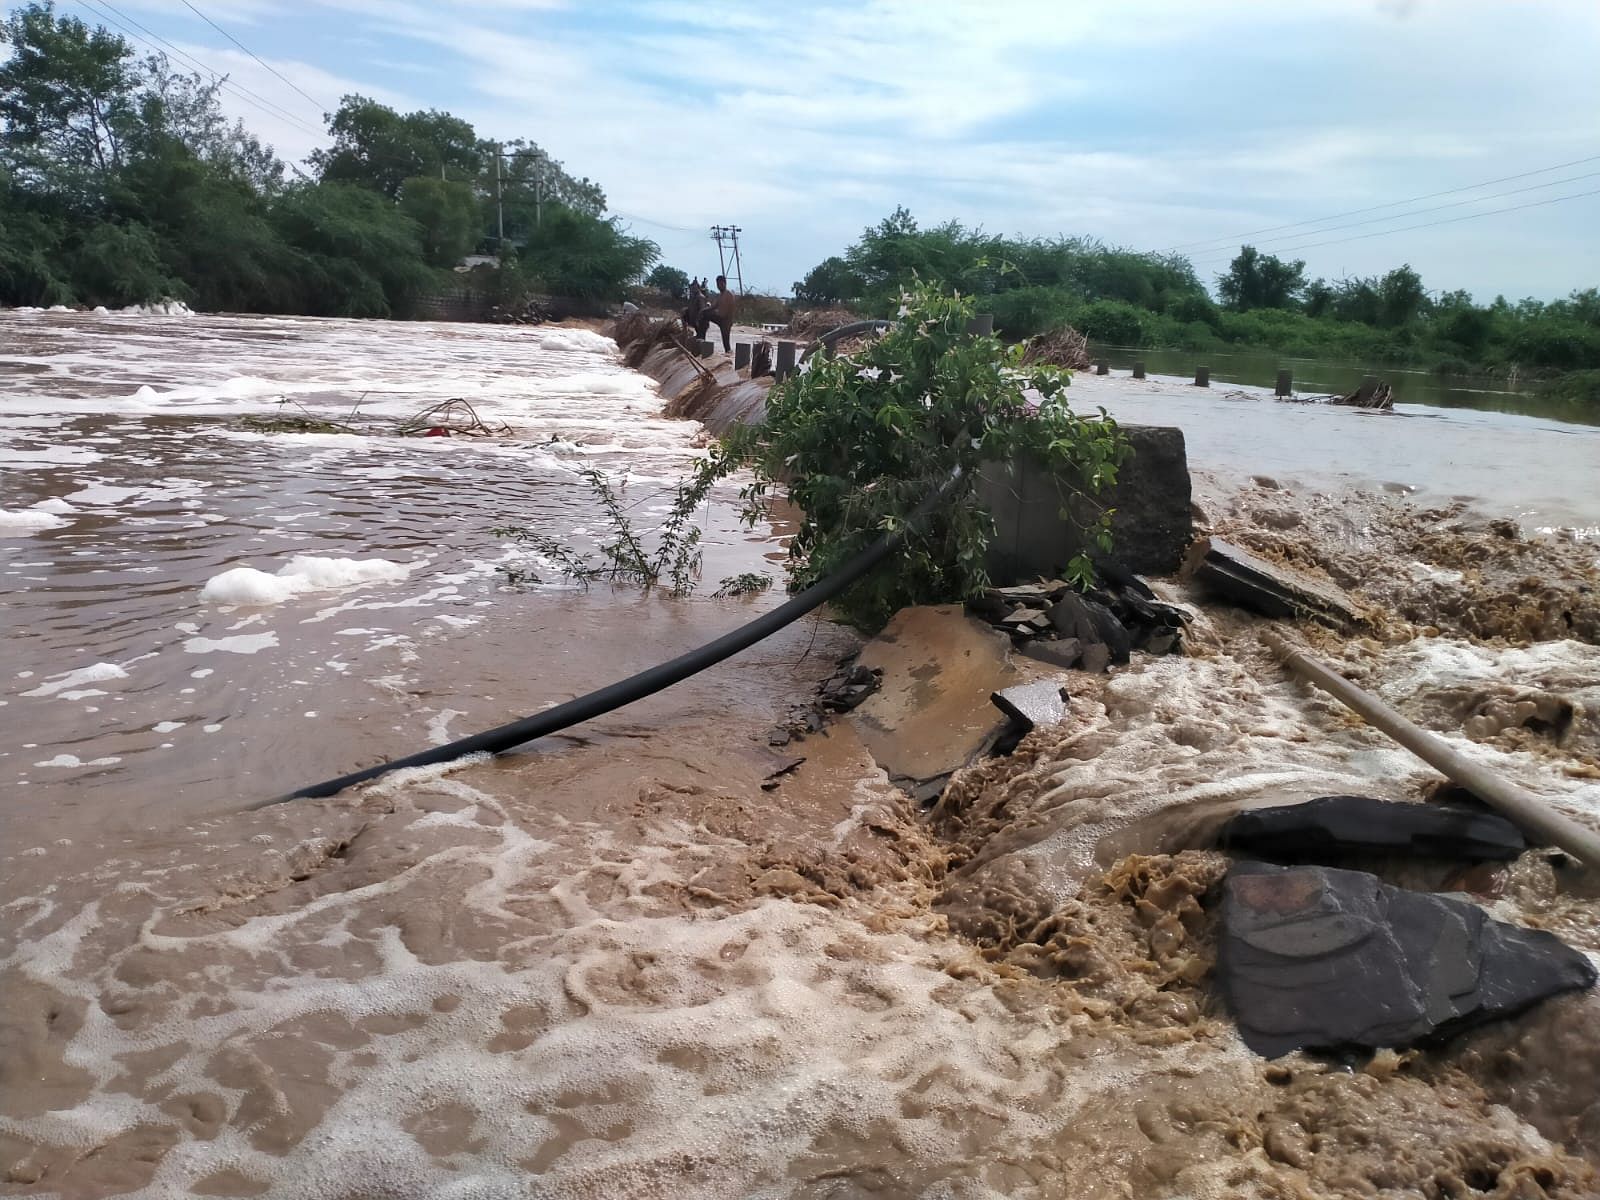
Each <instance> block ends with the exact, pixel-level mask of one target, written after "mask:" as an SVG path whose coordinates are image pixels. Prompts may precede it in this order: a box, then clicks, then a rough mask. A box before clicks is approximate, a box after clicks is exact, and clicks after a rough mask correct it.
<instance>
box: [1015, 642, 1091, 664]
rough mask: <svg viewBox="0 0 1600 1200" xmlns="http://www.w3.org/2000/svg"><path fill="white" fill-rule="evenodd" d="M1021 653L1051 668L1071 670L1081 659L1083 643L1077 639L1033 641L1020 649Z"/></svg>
mask: <svg viewBox="0 0 1600 1200" xmlns="http://www.w3.org/2000/svg"><path fill="white" fill-rule="evenodd" d="M1022 653H1023V654H1025V655H1027V657H1029V658H1031V659H1034V660H1035V661H1037V662H1042V663H1048V664H1049V665H1050V666H1052V667H1065V668H1068V669H1070V668H1072V667H1075V666H1077V665H1078V660H1079V659H1080V658H1082V657H1083V643H1082V642H1081V641H1079V640H1078V639H1077V638H1056V639H1054V640H1052V641H1042V640H1040V639H1037V638H1036V639H1034V640H1033V641H1031V642H1027V643H1025V644H1024V645H1023V647H1022Z"/></svg>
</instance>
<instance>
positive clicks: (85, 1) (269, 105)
mask: <svg viewBox="0 0 1600 1200" xmlns="http://www.w3.org/2000/svg"><path fill="white" fill-rule="evenodd" d="M100 2H101V3H102V4H105V7H106V8H108V9H110V10H111V11H112V12H114V13H116V14H117V15H118V16H121V17H123V19H124V20H126V21H127V22H128V23H129V24H131V25H133V26H135V27H136V28H138V29H143V30H144V32H145V33H148V34H150V37H141V36H140V35H139V34H137V33H135V32H134V31H133V29H130V28H129V27H128V25H125V24H123V23H122V21H119V20H117V19H116V18H115V17H111V16H107V15H106V14H105V13H103V12H101V11H100V10H99V9H97V8H95V7H94V6H93V5H92V4H91V3H90V2H89V0H78V3H79V4H81V5H83V7H84V8H86V9H88V10H89V12H90V13H91V14H93V16H94V17H95V18H96V19H98V20H101V21H109V22H111V24H113V25H115V26H116V27H117V28H118V29H120V30H122V32H124V33H126V34H127V35H128V36H129V37H131V38H133V39H134V40H135V41H139V42H143V43H144V44H145V45H146V46H149V47H150V48H151V49H152V50H154V51H155V52H156V53H157V54H164V53H165V51H163V50H162V49H161V46H158V45H156V44H155V42H152V41H151V40H150V38H155V39H156V41H157V42H161V43H162V44H163V45H165V46H166V47H167V48H168V49H170V50H171V51H172V53H173V55H174V56H176V57H177V59H178V61H179V62H180V63H182V64H184V65H186V66H189V67H191V68H193V69H194V70H196V71H199V72H200V73H201V74H204V75H210V76H211V78H212V81H213V82H214V83H216V85H217V86H218V87H222V88H226V89H228V90H229V91H230V92H231V93H233V94H236V95H237V96H238V98H239V99H241V100H243V101H244V102H245V103H246V104H249V105H252V106H253V107H255V108H258V109H260V110H261V111H262V112H264V113H266V114H267V115H268V116H269V117H277V118H278V119H279V120H283V121H287V122H289V124H291V125H293V126H295V127H296V128H297V129H299V130H300V131H301V132H303V133H308V134H311V135H312V136H319V135H320V134H321V132H322V131H321V130H319V129H313V128H311V127H310V126H309V125H307V124H306V123H305V122H304V121H302V120H300V119H299V118H298V117H296V116H295V115H294V114H293V113H291V112H289V111H288V110H287V109H284V108H282V107H281V106H279V105H277V104H274V103H273V102H272V101H270V100H268V99H267V98H266V97H265V96H261V95H258V94H257V93H255V92H252V91H251V90H250V89H249V88H247V87H245V86H244V85H243V84H239V83H234V82H233V81H232V80H230V79H229V78H228V77H227V76H226V75H225V74H223V73H222V72H220V71H216V70H214V69H213V68H211V67H208V66H206V64H205V63H203V62H201V61H200V60H199V59H197V58H194V57H192V56H191V55H188V54H185V53H184V52H183V51H182V50H179V49H178V48H177V47H176V46H174V45H173V44H172V43H171V42H169V41H167V40H166V39H165V38H163V37H161V35H160V34H157V33H152V32H151V31H150V30H149V29H145V27H144V26H143V25H140V24H139V22H137V21H135V20H134V19H133V18H132V17H129V16H127V15H126V14H125V13H123V12H122V11H121V10H120V9H118V8H116V7H114V6H113V5H111V4H110V3H107V0H100Z"/></svg>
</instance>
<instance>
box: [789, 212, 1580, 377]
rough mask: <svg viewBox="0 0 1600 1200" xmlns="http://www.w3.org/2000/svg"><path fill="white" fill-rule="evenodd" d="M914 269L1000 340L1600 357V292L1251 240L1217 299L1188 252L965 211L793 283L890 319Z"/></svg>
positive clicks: (1367, 353) (1417, 359)
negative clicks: (1352, 259) (1561, 292)
mask: <svg viewBox="0 0 1600 1200" xmlns="http://www.w3.org/2000/svg"><path fill="white" fill-rule="evenodd" d="M913 279H920V280H923V281H925V282H936V283H940V284H942V285H944V286H947V287H950V288H953V289H957V290H960V291H962V292H965V293H968V294H972V295H975V296H977V297H979V298H980V307H982V308H983V309H985V310H987V311H989V312H992V313H993V314H994V318H995V327H996V329H997V330H999V331H1000V332H1001V333H1002V334H1004V335H1005V336H1006V337H1007V338H1010V339H1012V340H1018V341H1020V340H1022V339H1025V338H1027V337H1030V336H1032V335H1034V334H1036V333H1041V332H1044V331H1047V330H1050V329H1054V328H1058V327H1060V326H1062V325H1072V326H1074V327H1075V328H1077V329H1079V330H1081V331H1082V332H1084V333H1086V334H1087V335H1088V336H1089V337H1091V338H1093V339H1094V340H1096V341H1099V342H1107V343H1112V344H1117V345H1125V346H1141V347H1150V348H1175V349H1185V350H1206V349H1212V348H1218V347H1222V346H1239V347H1259V348H1261V349H1270V350H1276V351H1279V352H1281V353H1283V354H1290V355H1296V356H1305V357H1308V358H1340V359H1349V360H1354V361H1358V362H1364V363H1372V364H1381V363H1393V364H1397V365H1418V366H1431V367H1434V368H1436V369H1437V368H1448V369H1452V370H1458V371H1462V372H1469V371H1479V372H1482V371H1491V372H1508V371H1510V370H1512V369H1517V370H1520V371H1524V372H1528V371H1532V372H1535V373H1538V372H1544V373H1551V372H1556V371H1571V370H1581V369H1600V290H1596V289H1594V288H1590V289H1588V290H1586V291H1581V292H1574V293H1573V294H1572V295H1571V296H1570V297H1568V298H1567V299H1565V300H1558V301H1554V302H1551V303H1541V302H1539V301H1536V300H1524V301H1522V302H1520V303H1518V304H1515V305H1513V304H1509V303H1507V302H1506V301H1505V300H1504V299H1503V298H1498V297H1497V298H1496V299H1495V301H1494V302H1493V303H1492V304H1489V305H1476V304H1474V303H1473V302H1472V298H1471V297H1470V296H1468V295H1467V294H1466V293H1465V292H1459V291H1458V292H1448V293H1445V294H1443V295H1439V296H1432V295H1430V294H1429V293H1428V291H1427V289H1426V288H1425V287H1424V285H1423V281H1422V278H1421V277H1420V276H1419V275H1418V274H1417V273H1416V271H1414V270H1413V269H1412V268H1411V267H1410V266H1409V265H1403V266H1400V267H1396V268H1395V269H1394V270H1392V271H1389V272H1387V273H1386V274H1384V275H1382V276H1377V277H1373V278H1352V279H1344V280H1340V281H1337V282H1335V283H1329V282H1328V281H1327V280H1322V279H1317V280H1312V281H1310V282H1307V281H1306V279H1305V264H1304V263H1302V262H1299V261H1294V262H1285V261H1284V260H1282V259H1279V258H1277V257H1276V256H1274V255H1272V254H1263V253H1261V252H1259V251H1257V250H1256V249H1255V248H1254V247H1250V246H1246V247H1243V248H1242V249H1241V251H1240V253H1239V255H1238V256H1237V257H1236V258H1235V259H1234V260H1233V262H1232V264H1231V265H1230V266H1229V268H1228V270H1227V271H1226V272H1225V273H1224V274H1223V275H1222V276H1221V277H1219V279H1218V280H1217V285H1218V292H1219V294H1220V296H1221V297H1222V300H1223V301H1224V303H1223V305H1221V306H1219V305H1218V303H1217V302H1216V301H1215V300H1213V298H1212V297H1211V295H1210V294H1209V293H1208V292H1207V290H1206V288H1205V286H1204V285H1203V284H1202V283H1201V282H1200V280H1199V278H1198V277H1197V276H1196V275H1195V273H1194V270H1193V268H1192V267H1191V266H1190V264H1189V262H1188V260H1186V259H1184V258H1182V257H1179V256H1174V255H1163V254H1143V253H1139V252H1137V251H1133V250H1127V249H1120V248H1115V247H1108V246H1105V245H1102V244H1101V243H1099V242H1095V241H1093V240H1090V239H1084V238H1054V239H1045V238H1004V237H997V236H995V235H992V234H987V233H984V232H983V231H982V230H980V229H969V228H967V227H965V226H963V225H961V224H960V223H958V222H953V221H952V222H947V223H945V224H943V225H937V226H934V227H932V228H929V229H923V228H921V227H920V226H919V225H918V224H917V222H916V219H915V218H914V217H912V215H911V214H910V213H909V212H907V211H906V210H905V209H903V208H901V209H897V210H896V211H895V212H894V213H893V214H891V215H890V216H889V217H887V218H885V219H884V220H882V221H880V222H879V223H878V224H876V225H873V226H869V227H868V228H867V229H865V230H863V231H862V234H861V237H860V238H859V239H858V240H857V241H856V242H855V243H854V244H853V245H851V246H850V247H848V248H847V249H846V250H845V252H844V253H843V254H842V255H834V256H831V257H829V258H827V259H825V260H824V261H823V262H821V263H819V264H818V265H817V266H816V267H815V268H813V270H812V271H811V272H810V273H808V274H807V276H806V277H805V279H803V280H801V281H800V282H798V283H796V284H795V299H796V301H797V302H799V303H810V304H821V303H833V304H837V303H841V302H842V303H847V304H850V305H851V306H853V307H855V308H857V309H859V310H860V311H862V312H864V313H866V314H868V315H872V316H888V315H890V314H891V312H892V310H893V308H894V306H895V305H896V304H897V303H898V300H897V297H898V295H899V292H900V289H901V288H902V287H904V286H906V285H907V284H908V283H910V282H911V281H912V280H913Z"/></svg>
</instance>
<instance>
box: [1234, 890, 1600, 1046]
mask: <svg viewBox="0 0 1600 1200" xmlns="http://www.w3.org/2000/svg"><path fill="white" fill-rule="evenodd" d="M1223 890H1224V898H1223V904H1222V935H1221V936H1222V940H1221V945H1220V948H1219V951H1218V956H1217V974H1218V977H1219V980H1220V984H1221V988H1222V992H1223V995H1224V996H1225V997H1226V999H1227V1003H1228V1007H1229V1008H1230V1009H1231V1010H1232V1012H1233V1015H1234V1018H1235V1019H1236V1020H1237V1021H1238V1023H1239V1032H1240V1035H1241V1036H1242V1037H1243V1038H1244V1042H1245V1044H1246V1045H1247V1046H1249V1047H1250V1048H1251V1049H1252V1050H1254V1051H1256V1053H1258V1054H1261V1055H1263V1056H1265V1057H1267V1058H1276V1057H1278V1056H1279V1055H1283V1054H1287V1053H1288V1052H1289V1051H1291V1050H1348V1049H1365V1050H1376V1049H1379V1048H1382V1047H1393V1048H1396V1049H1398V1048H1401V1047H1405V1046H1409V1045H1412V1044H1413V1043H1416V1042H1421V1041H1425V1040H1430V1039H1431V1040H1438V1039H1440V1038H1443V1037H1446V1036H1448V1035H1451V1034H1454V1033H1457V1032H1459V1031H1461V1030H1463V1029H1467V1028H1470V1027H1472V1026H1475V1025H1481V1024H1483V1023H1485V1022H1487V1021H1492V1020H1495V1019H1497V1018H1500V1017H1507V1016H1511V1015H1512V1014H1514V1013H1518V1012H1521V1011H1522V1010H1524V1009H1526V1008H1529V1007H1531V1006H1532V1005H1534V1004H1536V1003H1537V1002H1538V1001H1540V1000H1543V999H1545V998H1546V997H1548V996H1553V995H1556V994H1557V993H1560V992H1568V991H1575V990H1581V989H1584V988H1588V987H1591V986H1592V985H1593V984H1594V982H1595V977H1596V972H1595V968H1594V966H1593V964H1591V963H1590V962H1589V960H1588V958H1587V957H1586V956H1585V955H1583V954H1581V953H1579V952H1578V951H1577V950H1574V949H1572V948H1571V947H1570V946H1567V945H1566V944H1565V943H1563V942H1561V941H1560V940H1559V939H1558V938H1556V937H1555V936H1554V935H1553V934H1549V933H1545V932H1544V931H1542V930H1536V929H1521V928H1518V927H1517V926H1515V925H1507V924H1505V923H1503V922H1500V921H1494V920H1491V919H1490V918H1489V917H1487V916H1486V915H1485V914H1484V912H1483V910H1482V909H1480V908H1478V907H1477V906H1476V905H1475V904H1471V903H1469V902H1467V901H1465V900H1457V899H1454V898H1451V897H1448V896H1435V895H1430V894H1427V893H1423V892H1410V891H1406V890H1404V889H1402V888H1396V887H1390V886H1389V885H1388V884H1386V883H1383V882H1382V881H1381V880H1379V879H1378V878H1377V876H1375V875H1369V874H1366V873H1365V872H1362V871H1344V870H1339V869H1336V868H1333V867H1277V866H1272V865H1270V864H1267V863H1240V864H1237V865H1235V866H1234V867H1233V868H1232V869H1231V870H1230V871H1229V872H1228V877H1227V879H1226V881H1225V882H1224V884H1223Z"/></svg>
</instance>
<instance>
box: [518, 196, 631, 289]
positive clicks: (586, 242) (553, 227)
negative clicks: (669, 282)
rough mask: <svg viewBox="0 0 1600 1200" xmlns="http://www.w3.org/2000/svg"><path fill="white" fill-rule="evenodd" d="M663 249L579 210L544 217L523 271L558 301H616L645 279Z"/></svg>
mask: <svg viewBox="0 0 1600 1200" xmlns="http://www.w3.org/2000/svg"><path fill="white" fill-rule="evenodd" d="M660 253H661V251H660V247H658V246H657V245H656V244H655V243H654V242H652V241H649V240H647V239H645V238H639V237H633V236H631V235H630V234H627V233H624V232H623V231H622V229H621V228H620V227H619V226H618V225H617V223H616V222H615V221H602V220H601V219H600V218H598V217H591V216H589V215H588V214H586V213H581V212H577V211H575V210H574V209H570V208H563V207H556V208H553V209H551V210H550V211H548V212H546V213H545V216H544V221H543V223H541V224H539V225H536V226H535V227H534V229H533V232H532V233H531V235H530V236H529V238H528V241H527V245H526V246H524V247H523V251H522V266H523V268H524V270H526V271H528V272H530V273H531V274H533V275H534V276H535V277H536V278H537V279H538V280H539V281H540V283H542V285H543V286H544V288H545V290H547V291H549V292H551V293H553V294H555V295H558V296H578V297H583V298H604V299H612V298H615V297H617V296H620V295H621V294H622V290H623V288H625V287H627V286H628V285H629V284H630V283H637V282H638V281H639V280H640V279H641V278H643V276H644V273H645V271H647V270H648V269H649V268H650V266H651V264H652V263H654V262H655V261H656V258H657V257H658V256H659V255H660Z"/></svg>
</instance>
